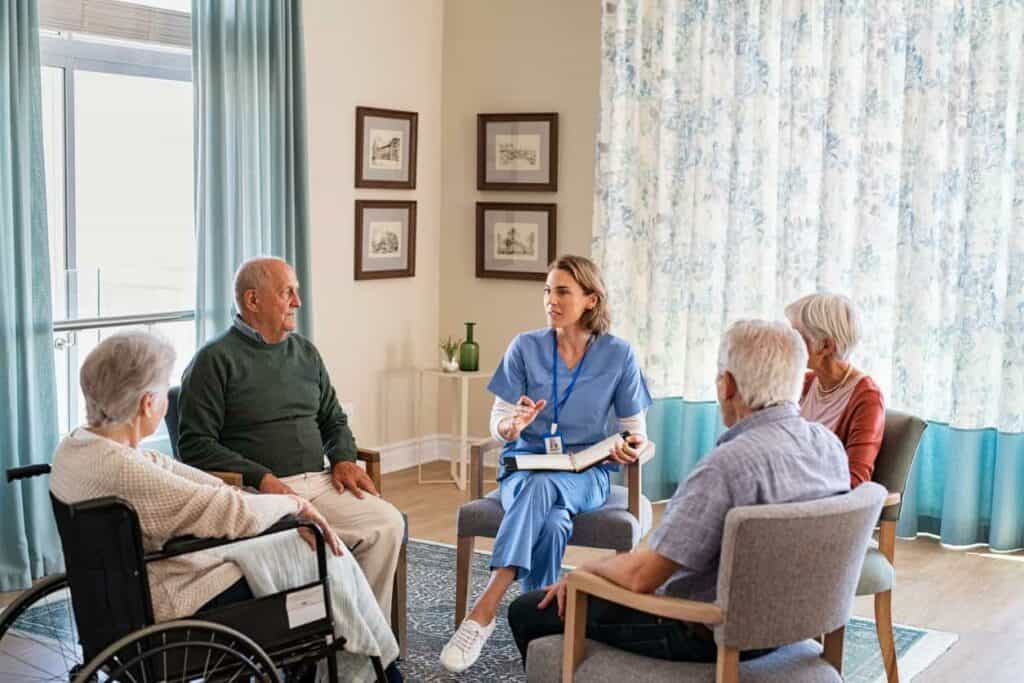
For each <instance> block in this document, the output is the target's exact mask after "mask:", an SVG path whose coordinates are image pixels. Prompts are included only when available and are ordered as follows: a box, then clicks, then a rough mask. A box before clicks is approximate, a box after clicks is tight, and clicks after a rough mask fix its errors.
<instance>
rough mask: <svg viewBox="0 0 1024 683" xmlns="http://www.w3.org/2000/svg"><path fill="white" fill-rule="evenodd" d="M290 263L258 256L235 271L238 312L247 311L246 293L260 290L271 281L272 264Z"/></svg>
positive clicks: (276, 258) (280, 259)
mask: <svg viewBox="0 0 1024 683" xmlns="http://www.w3.org/2000/svg"><path fill="white" fill-rule="evenodd" d="M272 263H284V264H285V265H288V262H287V261H285V260H284V259H282V258H278V257H276V256H257V257H255V258H251V259H246V260H245V261H242V264H241V265H240V266H238V270H236V271H235V306H237V307H238V312H239V313H241V312H242V311H244V310H245V293H246V292H248V291H249V290H250V289H259V288H260V286H262V285H263V283H264V282H266V281H267V280H269V279H270V276H271V272H270V264H272Z"/></svg>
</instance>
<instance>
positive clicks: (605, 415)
mask: <svg viewBox="0 0 1024 683" xmlns="http://www.w3.org/2000/svg"><path fill="white" fill-rule="evenodd" d="M554 334H555V333H554V330H552V329H551V328H544V329H541V330H534V331H532V332H524V333H523V334H520V335H518V336H517V337H516V338H515V339H513V340H512V343H511V344H510V345H509V347H508V350H507V351H505V357H504V358H503V359H502V360H501V363H500V364H499V365H498V368H497V369H496V370H495V371H494V376H493V377H492V378H491V381H490V383H489V384H488V385H487V389H488V390H489V391H490V392H491V393H492V394H494V395H495V396H497V397H498V398H500V399H502V400H504V401H508V402H509V403H513V404H514V403H517V402H518V401H519V397H520V396H529V397H530V398H531V399H533V400H534V401H539V400H540V399H544V400H546V401H547V402H548V403H547V405H546V406H544V410H542V411H541V413H540V414H539V415H538V416H537V418H536V419H535V420H534V421H533V422H532V423H531V424H530V425H529V426H528V427H527V428H526V429H524V430H523V431H522V433H521V434H520V435H519V439H517V440H516V441H514V442H509V443H507V444H505V447H504V449H502V453H501V455H502V458H503V459H504V458H505V457H506V456H509V455H517V454H522V453H544V452H545V449H544V437H546V436H548V435H549V434H550V433H551V422H552V421H553V420H554V416H555V406H554V402H553V401H552V393H551V390H552V381H551V380H552V371H551V350H552V345H553V344H554V343H555V338H554ZM555 363H556V365H557V368H558V399H559V401H561V400H562V399H563V398H564V397H565V390H566V387H568V386H569V382H571V381H572V375H573V371H575V370H576V368H575V367H574V368H573V369H572V370H570V369H569V368H567V367H566V366H565V362H564V361H563V360H562V357H561V356H560V355H557V354H556V360H555ZM650 405H651V394H650V392H649V391H647V384H646V383H645V382H644V377H643V373H642V372H641V371H640V366H639V365H637V362H636V356H635V355H634V354H633V349H632V347H630V345H629V343H627V342H626V341H625V340H624V339H621V338H619V337H616V336H614V335H611V334H602V335H599V336H598V337H597V338H595V339H594V341H593V342H591V344H590V349H589V350H588V351H587V355H586V358H585V360H584V362H583V369H582V370H581V371H580V374H579V378H578V379H577V380H576V386H575V388H574V389H573V391H572V394H571V395H570V396H569V400H568V401H566V402H565V405H563V406H562V407H561V409H560V410H559V414H558V422H559V424H558V431H559V433H561V435H562V443H563V445H564V448H565V450H566V452H570V453H573V452H576V451H580V450H582V449H584V448H587V447H589V446H592V445H594V444H595V443H597V442H598V441H601V440H602V439H605V438H607V437H609V436H611V435H612V433H614V431H615V429H616V425H615V422H614V421H613V420H614V418H622V417H631V416H633V415H636V414H637V413H639V412H642V411H643V410H646V409H647V407H648V406H650ZM601 467H604V468H606V469H610V470H617V469H618V465H614V464H604V465H601ZM505 474H506V472H505V468H504V463H503V464H502V471H501V473H500V474H499V477H498V478H499V479H500V478H502V477H504V476H505Z"/></svg>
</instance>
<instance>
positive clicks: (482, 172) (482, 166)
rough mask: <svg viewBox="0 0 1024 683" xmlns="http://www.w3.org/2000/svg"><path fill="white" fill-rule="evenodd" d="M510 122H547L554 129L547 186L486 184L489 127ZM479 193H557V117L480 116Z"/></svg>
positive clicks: (477, 156) (478, 138) (478, 125)
mask: <svg viewBox="0 0 1024 683" xmlns="http://www.w3.org/2000/svg"><path fill="white" fill-rule="evenodd" d="M507 121H546V122H547V123H549V124H550V125H551V134H550V135H549V136H548V141H549V143H550V149H549V150H548V159H549V162H550V164H549V169H550V171H551V174H550V180H549V181H548V182H546V183H489V182H487V124H488V123H501V122H507ZM476 189H478V190H512V191H518V192H557V191H558V114H557V113H555V112H548V113H544V114H477V115H476Z"/></svg>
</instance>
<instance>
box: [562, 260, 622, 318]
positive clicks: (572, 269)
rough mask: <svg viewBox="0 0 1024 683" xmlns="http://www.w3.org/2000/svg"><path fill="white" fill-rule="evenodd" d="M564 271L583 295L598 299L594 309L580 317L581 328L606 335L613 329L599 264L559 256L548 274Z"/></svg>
mask: <svg viewBox="0 0 1024 683" xmlns="http://www.w3.org/2000/svg"><path fill="white" fill-rule="evenodd" d="M553 270H564V271H565V272H566V273H569V275H572V279H573V280H575V281H576V284H578V285H579V286H580V287H581V288H582V289H583V293H584V294H587V295H588V296H589V295H591V294H593V295H594V297H595V298H596V299H597V303H595V304H594V307H593V308H591V309H589V310H587V311H584V312H583V315H582V316H580V326H581V327H583V329H585V330H590V331H591V332H593V333H595V334H605V333H606V332H608V330H610V329H611V326H612V319H611V316H610V315H609V313H608V292H607V291H606V290H605V288H604V279H603V278H602V277H601V269H600V268H598V267H597V264H596V263H594V262H593V261H591V260H590V259H588V258H587V257H585V256H573V255H572V254H566V255H564V256H559V257H558V258H557V259H556V260H555V261H553V262H552V263H551V265H550V266H548V272H549V273H550V272H551V271H553Z"/></svg>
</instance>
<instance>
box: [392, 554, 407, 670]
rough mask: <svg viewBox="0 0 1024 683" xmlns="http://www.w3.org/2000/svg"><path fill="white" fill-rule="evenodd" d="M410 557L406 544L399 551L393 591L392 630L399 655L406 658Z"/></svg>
mask: <svg viewBox="0 0 1024 683" xmlns="http://www.w3.org/2000/svg"><path fill="white" fill-rule="evenodd" d="M408 566H409V558H408V554H407V552H406V544H404V543H403V544H402V549H401V550H400V551H399V553H398V566H397V567H395V586H394V588H393V589H392V592H391V631H392V633H394V634H395V640H397V641H398V656H399V657H401V658H402V659H405V658H406V655H407V654H408V649H409V636H408V615H407V614H406V610H407V604H406V600H407V597H406V588H407V583H408V573H407V569H408Z"/></svg>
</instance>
